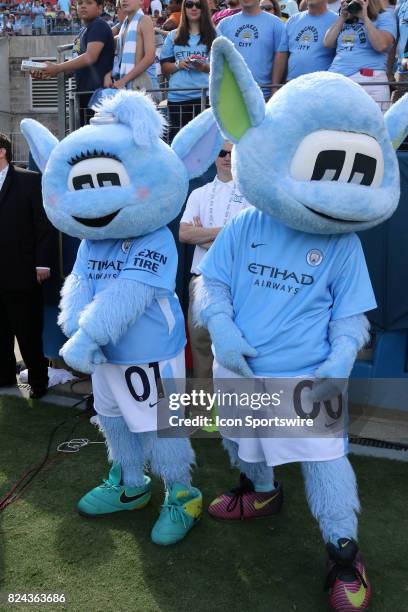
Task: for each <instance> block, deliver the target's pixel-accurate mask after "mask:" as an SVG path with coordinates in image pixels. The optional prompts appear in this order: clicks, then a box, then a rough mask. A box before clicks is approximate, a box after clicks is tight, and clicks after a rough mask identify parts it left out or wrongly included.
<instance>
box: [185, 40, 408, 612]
mask: <svg viewBox="0 0 408 612" xmlns="http://www.w3.org/2000/svg"><path fill="white" fill-rule="evenodd" d="M210 98H211V105H212V110H213V112H214V115H215V118H216V121H217V123H218V125H219V128H220V130H221V131H222V133H223V134H224V136H225V137H226V138H227V139H228V140H230V141H231V142H233V143H235V146H234V148H233V154H232V169H233V175H234V179H235V180H236V181H237V182H238V184H239V186H240V189H241V191H242V193H243V194H244V196H245V198H246V199H247V200H248V201H249V202H250V203H251V204H252V205H253V208H250V209H248V210H246V211H244V212H243V213H241V214H240V215H238V217H236V218H235V219H233V220H232V221H231V222H230V223H229V224H228V225H227V226H226V227H225V228H224V230H223V231H222V232H221V233H220V235H219V236H218V237H217V239H216V241H215V243H214V245H213V247H212V248H211V250H210V251H209V252H208V254H207V255H206V257H205V258H204V260H203V261H202V263H201V271H202V274H203V287H202V299H201V311H200V312H198V313H197V314H196V318H197V320H198V322H199V323H201V324H203V325H205V326H206V327H207V328H208V330H209V332H210V334H211V338H212V341H213V348H214V355H215V363H214V378H215V379H217V378H218V379H220V380H221V379H225V378H228V379H232V378H237V377H241V378H242V377H248V379H250V378H251V377H252V378H253V377H255V378H256V377H270V378H273V377H274V378H278V377H279V378H280V379H281V381H283V380H284V379H285V380H289V381H290V380H293V381H294V383H296V382H298V381H299V380H302V379H307V380H308V381H309V382H310V381H312V382H310V389H309V404H310V410H309V412H310V411H311V410H312V409H314V408H315V407H316V406H317V411H320V413H322V412H324V410H323V404H325V405H328V406H330V405H331V404H330V403H328V400H330V398H332V397H336V398H337V397H338V395H339V393H341V392H343V396H342V399H343V397H344V398H345V397H346V396H345V391H344V388H343V384H344V386H346V381H347V379H348V377H349V375H350V372H351V370H352V367H353V364H354V361H355V359H356V356H357V353H358V351H359V349H360V348H361V347H363V346H364V344H365V343H366V342H367V340H368V338H369V324H368V321H367V319H366V317H365V316H364V312H366V311H367V310H370V309H373V308H375V307H376V303H375V299H374V295H373V292H372V288H371V284H370V279H369V276H368V272H367V268H366V264H365V260H364V255H363V252H362V248H361V245H360V241H359V239H358V237H357V236H356V234H355V233H354V232H355V231H360V230H364V229H368V228H371V227H373V226H375V225H377V224H379V223H381V222H383V221H384V220H386V219H388V218H389V217H390V216H391V215H392V213H393V212H394V210H395V208H396V206H397V204H398V200H399V170H398V164H397V158H396V155H395V151H394V149H396V148H397V147H398V146H399V144H400V142H401V141H402V140H403V138H404V137H405V135H406V132H407V123H408V121H407V107H408V99H406V98H403V99H402V100H401V101H400V102H399V103H398V104H396V105H395V106H393V107H392V108H391V110H390V111H388V113H386V115H385V117H383V115H382V114H381V112H380V111H379V109H378V107H377V105H376V104H375V103H374V102H373V101H372V100H371V98H370V97H369V96H368V95H367V94H366V93H365V92H364V90H363V89H362V88H361V87H360V86H359V85H357V84H355V83H354V82H352V81H351V80H349V79H347V78H345V77H342V76H341V75H335V74H331V73H320V72H319V73H314V74H309V75H306V76H303V77H300V78H298V79H295V80H293V81H291V82H290V83H288V84H287V85H285V86H284V87H283V88H282V89H281V90H280V91H279V92H278V93H276V94H275V95H274V96H273V98H272V99H271V100H270V101H269V102H268V103H267V104H266V105H265V102H264V98H263V95H262V92H261V91H260V89H259V88H258V87H257V85H256V83H255V82H254V80H253V78H252V75H251V74H250V72H249V70H248V69H247V67H246V65H245V63H244V61H243V60H242V58H241V56H240V55H239V54H238V53H237V52H236V51H235V49H234V48H233V46H232V44H231V43H230V42H229V41H227V40H226V39H224V38H218V39H217V40H216V41H215V43H214V45H213V48H212V65H211V82H210ZM189 127H190V126H186V127H185V128H184V132H185V133H186V134H187V133H188V130H189ZM343 381H344V383H343ZM280 384H283V382H282V383H280ZM307 384H308V383H307ZM278 389H279V387H278ZM345 401H346V400H345ZM320 403H321V405H322V409H321V410H320V407H319V404H320ZM283 407H284V409H286V411H287V412H286V414H290V410H292V414H291V416H292V415H293V416H295V415H294V409H293V405H292V406H291V405H290V404H286V405H284V406H283ZM332 416H333V419H335V417H336V416H337V415H336V414H335V413H334V414H332ZM331 424H332V423H331V422H329V423H328V424H327V427H329V426H330V425H331ZM326 431H327V432H328V433H327V435H326V436H324V435H321V436H318V437H305V436H304V437H299V436H298V437H296V436H295V437H287V438H282V437H279V436H278V435H276V436H274V437H265V438H262V435H261V434H260V433H258V435H257V434H256V433H255V435H253V436H252V437H245V436H242V437H240V438H239V437H236V438H235V439H234V436H233V435H232V434H231V435H228V434H227V435H224V434H223V435H224V445H225V448H226V449H227V450H228V452H229V455H230V458H231V462H232V464H233V465H235V466H237V467H239V468H240V471H241V478H240V484H239V486H238V487H237V488H235V489H233V490H232V491H230V492H228V493H224V494H221V495H220V496H219V497H217V498H216V499H215V500H214V501H213V502H212V504H211V505H210V507H209V512H210V514H211V515H212V516H213V517H215V518H218V519H246V518H255V517H257V516H265V515H268V514H273V513H275V512H278V511H279V509H280V507H281V504H282V499H283V493H282V486H281V484H280V483H277V482H275V481H274V477H273V467H274V466H276V465H280V464H283V463H287V462H292V461H299V462H301V463H302V470H303V475H304V478H305V486H306V494H307V498H308V501H309V505H310V509H311V511H312V513H313V515H314V516H315V517H316V519H317V520H318V522H319V525H320V528H321V532H322V535H323V538H324V541H325V542H326V544H327V551H328V579H327V586H328V588H329V589H330V604H331V607H332V608H333V609H335V610H339V611H340V610H341V611H342V612H346V611H347V612H351V611H354V610H362V609H366V608H367V606H368V603H369V600H370V595H371V588H370V584H369V581H368V578H367V574H366V569H365V567H364V564H363V560H362V556H361V554H360V552H359V548H358V545H357V513H358V511H359V508H360V504H359V499H358V494H357V485H356V479H355V475H354V472H353V469H352V467H351V465H350V463H349V460H348V458H347V456H346V454H347V436H346V434H344V435H341V436H337V437H335V436H331V435H330V434H329V431H330V430H326Z"/></svg>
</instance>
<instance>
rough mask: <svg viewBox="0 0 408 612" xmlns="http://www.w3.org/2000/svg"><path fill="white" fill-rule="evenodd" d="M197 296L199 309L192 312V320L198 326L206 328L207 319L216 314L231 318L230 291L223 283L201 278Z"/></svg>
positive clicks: (232, 311) (232, 314) (232, 312)
mask: <svg viewBox="0 0 408 612" xmlns="http://www.w3.org/2000/svg"><path fill="white" fill-rule="evenodd" d="M197 296H199V300H196V301H197V302H198V303H199V309H198V310H197V311H194V312H193V319H194V321H196V322H197V325H198V326H204V327H206V326H207V325H208V321H209V319H210V318H211V317H213V316H214V315H216V314H226V315H228V316H229V317H230V318H231V319H232V318H233V316H234V310H233V308H232V297H231V290H230V288H229V287H228V286H227V285H226V284H225V283H221V282H220V281H213V280H210V279H208V278H205V277H203V276H201V277H200V279H199V282H198V283H197Z"/></svg>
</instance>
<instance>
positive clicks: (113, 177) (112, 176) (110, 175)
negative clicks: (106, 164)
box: [97, 172, 120, 187]
mask: <svg viewBox="0 0 408 612" xmlns="http://www.w3.org/2000/svg"><path fill="white" fill-rule="evenodd" d="M97 177H98V185H99V187H112V185H120V178H119V174H116V173H115V172H99V173H98V174H97Z"/></svg>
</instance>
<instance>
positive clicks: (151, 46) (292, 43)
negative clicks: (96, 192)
mask: <svg viewBox="0 0 408 612" xmlns="http://www.w3.org/2000/svg"><path fill="white" fill-rule="evenodd" d="M70 1H71V0H59V4H52V2H47V3H46V4H42V3H41V0H34V2H33V3H30V2H24V0H23V2H21V3H20V4H18V5H14V7H13V10H12V11H10V10H9V11H8V12H7V11H3V15H2V19H3V26H2V27H3V31H5V32H8V31H9V30H10V31H11V32H14V31H15V30H16V22H17V21H18V22H19V25H18V28H17V33H21V34H23V35H24V34H25V33H26V34H27V33H28V29H31V30H32V33H33V34H34V33H41V32H43V31H44V28H45V26H44V23H45V20H46V18H47V16H48V17H49V16H51V18H52V19H55V22H56V23H57V22H58V23H60V24H62V23H64V24H66V23H69V22H71V23H78V20H79V21H80V22H81V25H82V28H81V29H80V31H79V34H78V35H77V37H76V39H75V42H74V56H73V59H71V60H69V61H67V62H64V63H61V64H53V65H51V64H49V65H48V66H47V69H46V70H44V71H43V72H42V73H41V74H40V73H37V74H36V76H37V78H47V77H52V76H56V74H58V73H59V72H64V73H65V74H69V73H75V76H76V80H77V85H78V83H79V87H77V89H78V91H79V92H82V91H84V92H85V91H86V92H92V91H95V90H97V89H99V88H104V87H114V88H117V89H120V88H123V87H125V88H127V89H148V90H150V89H156V90H158V89H159V81H160V83H163V80H164V79H165V83H166V85H168V87H169V88H170V91H169V93H168V95H167V100H168V112H169V116H170V122H171V124H172V125H173V133H172V135H171V136H174V133H175V131H176V130H177V129H179V128H180V127H181V126H183V125H185V124H186V123H187V122H188V121H189V120H190V119H191V118H192V117H193V116H194V115H195V114H196V113H197V112H199V110H200V109H201V108H202V104H203V96H202V93H201V92H202V91H203V90H204V89H205V88H206V87H207V85H208V79H209V58H210V52H211V45H212V43H213V41H214V39H215V38H216V36H217V35H222V36H225V37H227V38H229V39H230V40H231V41H232V42H233V43H234V45H235V47H236V48H237V50H238V51H239V52H240V53H241V54H242V56H243V57H244V59H245V61H246V63H247V65H248V66H249V68H250V70H251V72H252V74H253V76H254V78H255V80H256V82H257V83H258V84H259V86H260V87H261V89H262V90H263V92H264V95H265V98H266V99H268V98H269V97H270V96H271V95H273V94H274V93H275V91H276V89H274V88H272V89H271V83H273V84H281V83H284V82H286V81H288V80H291V79H293V78H295V77H297V76H300V75H302V74H306V73H310V72H315V71H317V70H327V71H331V72H336V73H340V74H343V75H345V76H347V77H349V78H351V79H353V80H355V81H357V82H359V83H361V84H362V85H363V86H364V87H365V88H366V90H367V92H368V93H369V94H370V95H371V96H372V97H373V98H374V100H375V101H376V102H377V103H378V104H379V106H380V108H381V109H382V110H386V109H387V108H388V107H389V104H390V101H391V93H390V87H389V85H388V84H387V82H389V81H396V82H397V83H401V82H403V81H405V80H406V76H405V75H406V74H408V70H407V69H408V57H406V56H408V53H407V52H406V47H407V38H408V32H407V22H406V20H405V13H406V10H408V0H401V2H400V3H399V4H398V5H397V6H396V7H394V6H392V5H391V1H393V0H332V1H330V2H329V1H328V0H300V1H299V5H298V4H297V2H296V1H295V0H222V2H224V3H225V2H227V4H220V3H218V4H216V2H215V0H170V2H169V4H167V5H165V4H164V3H163V2H162V1H161V0H118V1H117V4H116V6H114V5H113V4H112V3H110V2H103V0H78V2H77V3H76V5H75V7H74V6H71V4H70ZM406 7H407V8H406ZM12 22H13V23H12ZM78 28H79V25H78ZM30 33H31V32H30ZM158 77H160V79H159V80H158ZM401 91H402V92H403V91H404V86H400V87H397V88H396V91H395V92H394V93H393V98H392V101H394V100H395V99H397V98H398V95H400V93H401ZM155 97H156V100H157V101H160V100H161V96H160V95H158V94H157V93H156V94H155ZM89 98H90V96H88V98H87V99H85V98H84V100H83V103H85V105H86V104H87V103H88V102H89Z"/></svg>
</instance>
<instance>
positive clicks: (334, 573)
mask: <svg viewBox="0 0 408 612" xmlns="http://www.w3.org/2000/svg"><path fill="white" fill-rule="evenodd" d="M345 571H346V572H347V574H350V575H352V576H354V578H355V579H356V580H359V581H360V582H361V584H362V585H363V586H364V588H365V589H366V588H367V582H366V581H365V579H364V576H363V574H362V573H361V572H360V570H359V569H358V567H357V566H356V565H355V563H354V562H352V563H350V565H344V564H342V565H341V564H339V563H335V565H333V567H332V568H331V570H330V571H329V573H328V574H327V578H326V582H325V584H324V589H325V590H328V589H330V588H331V587H332V586H333V585H334V583H335V582H336V580H337V578H340V579H342V577H343V576H344V573H345Z"/></svg>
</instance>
